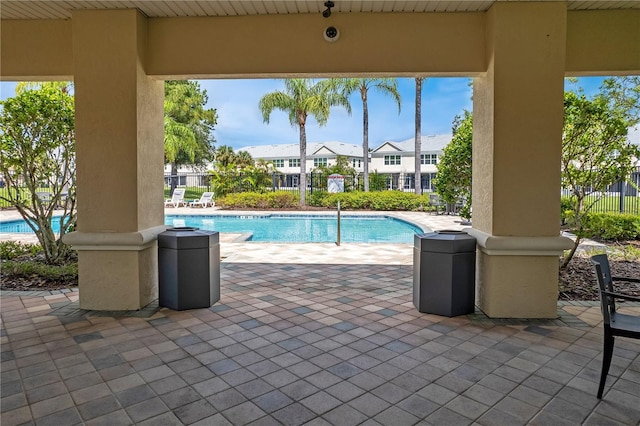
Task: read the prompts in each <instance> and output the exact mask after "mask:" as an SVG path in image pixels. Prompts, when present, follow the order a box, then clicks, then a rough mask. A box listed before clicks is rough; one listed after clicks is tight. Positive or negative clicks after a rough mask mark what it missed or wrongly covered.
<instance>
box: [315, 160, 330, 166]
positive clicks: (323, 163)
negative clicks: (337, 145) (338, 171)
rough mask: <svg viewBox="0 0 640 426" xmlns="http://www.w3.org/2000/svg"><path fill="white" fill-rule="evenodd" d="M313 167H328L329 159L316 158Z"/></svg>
mask: <svg viewBox="0 0 640 426" xmlns="http://www.w3.org/2000/svg"><path fill="white" fill-rule="evenodd" d="M313 167H327V159H326V158H314V159H313Z"/></svg>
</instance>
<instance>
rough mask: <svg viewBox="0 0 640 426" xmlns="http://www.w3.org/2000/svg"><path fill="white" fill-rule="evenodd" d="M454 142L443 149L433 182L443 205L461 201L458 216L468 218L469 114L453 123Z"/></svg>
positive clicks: (471, 118) (470, 123)
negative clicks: (443, 202)
mask: <svg viewBox="0 0 640 426" xmlns="http://www.w3.org/2000/svg"><path fill="white" fill-rule="evenodd" d="M452 132H453V139H452V140H451V142H450V143H449V144H448V145H447V146H446V147H445V148H444V154H443V155H442V157H440V161H439V162H438V173H437V174H436V178H435V181H434V186H435V189H436V192H437V193H438V194H439V195H440V197H442V199H443V200H444V201H445V202H446V203H450V204H454V203H456V202H457V201H462V210H461V211H460V216H462V217H463V218H466V219H470V218H471V181H472V168H471V160H472V150H471V145H472V144H471V141H472V136H473V116H472V115H471V113H470V112H469V111H464V115H463V116H462V117H461V116H456V118H455V119H454V121H453V129H452Z"/></svg>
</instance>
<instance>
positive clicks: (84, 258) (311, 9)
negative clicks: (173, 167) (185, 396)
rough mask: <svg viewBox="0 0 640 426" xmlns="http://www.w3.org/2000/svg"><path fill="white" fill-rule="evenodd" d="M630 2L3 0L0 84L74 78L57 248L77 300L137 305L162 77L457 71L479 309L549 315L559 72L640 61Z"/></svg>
mask: <svg viewBox="0 0 640 426" xmlns="http://www.w3.org/2000/svg"><path fill="white" fill-rule="evenodd" d="M234 4H235V7H234ZM241 5H242V6H241ZM638 6H639V5H638V3H637V2H636V1H612V2H606V1H595V0H593V1H592V0H587V1H582V0H580V1H578V0H570V1H544V2H542V1H541V2H532V1H492V0H488V1H474V2H465V1H462V2H461V1H435V0H434V1H430V0H427V1H424V2H417V3H414V2H393V1H363V2H340V1H337V2H335V7H334V9H333V13H332V14H331V16H330V17H329V18H325V17H323V15H322V11H323V10H324V7H323V2H321V1H318V2H307V1H274V2H263V1H247V2H241V3H237V4H236V3H234V2H230V1H214V0H205V1H200V2H177V1H159V2H145V1H126V2H109V1H105V2H85V1H72V2H27V1H18V0H5V1H3V6H2V9H1V10H0V15H1V16H0V17H1V18H2V26H1V30H0V31H1V37H0V43H1V44H0V60H1V62H2V69H1V70H0V78H1V79H2V80H13V81H20V80H27V81H28V80H56V79H57V80H73V81H74V93H75V105H76V123H75V124H76V150H77V163H78V164H77V195H78V227H77V231H76V232H74V233H72V234H69V235H68V236H67V237H68V239H67V242H68V243H69V244H72V245H73V247H74V248H75V249H77V250H78V252H79V280H80V287H81V289H82V291H81V292H80V305H81V306H82V307H83V308H84V309H92V310H136V309H142V308H144V307H145V306H146V305H147V304H149V303H150V302H151V301H153V300H154V299H155V298H156V297H157V287H158V286H157V283H158V262H157V234H158V233H160V232H162V231H163V230H164V226H163V225H162V223H163V221H162V199H163V191H162V184H163V179H162V165H163V150H162V146H163V93H164V92H163V81H164V80H167V79H176V78H178V79H188V78H274V77H282V78H286V77H333V76H336V77H341V76H423V77H429V76H441V77H443V76H444V77H446V76H469V77H472V78H473V79H474V94H473V102H474V107H473V110H474V111H473V114H474V126H473V127H474V135H473V143H474V149H473V155H474V158H473V164H474V170H473V181H474V183H473V186H474V191H473V229H472V231H471V232H472V233H473V235H474V236H475V237H476V238H477V240H478V265H477V277H476V281H477V289H478V292H477V298H478V301H477V303H478V306H479V307H480V309H482V311H483V312H484V313H486V314H487V315H488V316H490V317H494V318H505V317H507V318H551V317H554V316H555V313H556V300H557V284H558V265H557V256H558V255H559V254H560V253H561V252H562V250H563V249H565V248H567V247H568V246H569V244H570V242H569V241H568V240H567V239H565V238H563V237H560V235H559V225H560V223H559V222H560V221H559V219H558V214H559V210H560V197H559V193H560V168H559V163H560V161H559V159H560V147H561V139H562V116H563V90H564V78H565V77H566V76H579V75H621V74H622V75H623V74H638V73H640V49H638V46H640V30H639V28H640V8H638ZM329 25H331V26H334V27H336V28H338V29H339V30H340V34H341V36H340V38H339V40H337V41H335V42H333V43H329V42H327V41H326V40H325V38H324V37H323V32H324V31H325V30H326V28H327V26H329ZM391 29H392V30H391ZM532 163H535V165H536V167H535V168H534V167H530V165H531V164H532ZM113 170H118V173H117V174H115V175H114V174H113V173H112V172H113ZM537 170H544V171H545V173H544V174H539V173H538V172H537ZM116 265H117V267H116Z"/></svg>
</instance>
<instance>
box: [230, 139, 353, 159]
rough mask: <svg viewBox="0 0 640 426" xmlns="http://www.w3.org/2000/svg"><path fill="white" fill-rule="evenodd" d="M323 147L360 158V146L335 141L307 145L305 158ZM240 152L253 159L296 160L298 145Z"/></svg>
mask: <svg viewBox="0 0 640 426" xmlns="http://www.w3.org/2000/svg"><path fill="white" fill-rule="evenodd" d="M323 147H324V148H326V149H328V150H329V151H331V152H333V153H334V154H336V155H344V156H346V157H362V146H361V145H353V144H350V143H344V142H337V141H332V142H311V143H307V156H309V157H313V156H314V154H315V153H316V152H317V151H318V150H320V149H322V148H323ZM240 151H247V152H248V153H249V154H251V157H253V158H264V159H269V158H271V159H273V158H290V157H292V158H298V157H299V156H300V145H298V144H297V143H291V144H277V145H276V144H274V145H258V146H245V147H244V148H240V149H238V150H237V152H240Z"/></svg>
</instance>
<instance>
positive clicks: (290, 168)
mask: <svg viewBox="0 0 640 426" xmlns="http://www.w3.org/2000/svg"><path fill="white" fill-rule="evenodd" d="M240 151H247V152H248V153H249V154H251V157H253V159H254V160H260V159H262V160H266V161H270V162H271V163H272V164H273V166H274V167H275V169H276V170H277V171H278V172H280V173H283V174H284V175H285V176H286V177H285V182H283V186H286V187H297V186H298V179H299V175H300V145H298V144H297V143H296V144H273V145H258V146H247V147H244V148H239V149H238V150H237V152H240ZM338 156H342V157H346V158H347V159H348V161H349V165H350V166H351V167H353V168H354V169H355V170H356V172H358V173H361V172H362V170H363V166H362V146H361V145H354V144H349V143H344V142H337V141H331V142H319V143H307V163H306V170H307V173H309V172H312V171H313V170H314V169H317V168H318V167H322V166H326V167H328V166H332V165H335V164H336V161H337V158H338Z"/></svg>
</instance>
